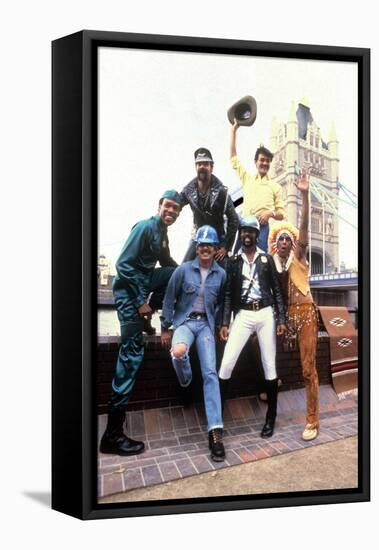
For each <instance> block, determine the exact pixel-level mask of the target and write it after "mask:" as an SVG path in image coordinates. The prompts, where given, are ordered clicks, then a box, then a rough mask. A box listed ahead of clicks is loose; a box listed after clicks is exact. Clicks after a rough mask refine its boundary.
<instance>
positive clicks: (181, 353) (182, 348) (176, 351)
mask: <svg viewBox="0 0 379 550" xmlns="http://www.w3.org/2000/svg"><path fill="white" fill-rule="evenodd" d="M187 349H188V348H187V344H184V343H180V344H175V346H174V347H173V348H172V350H171V357H173V358H174V359H184V357H185V356H186V355H187Z"/></svg>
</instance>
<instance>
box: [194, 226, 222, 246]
mask: <svg viewBox="0 0 379 550" xmlns="http://www.w3.org/2000/svg"><path fill="white" fill-rule="evenodd" d="M195 242H196V243H197V244H211V245H213V246H218V245H219V244H220V241H219V238H218V235H217V231H216V229H215V228H214V227H212V226H211V225H202V226H201V227H199V229H198V230H197V231H196V238H195Z"/></svg>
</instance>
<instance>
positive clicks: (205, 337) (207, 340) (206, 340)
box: [204, 335, 211, 343]
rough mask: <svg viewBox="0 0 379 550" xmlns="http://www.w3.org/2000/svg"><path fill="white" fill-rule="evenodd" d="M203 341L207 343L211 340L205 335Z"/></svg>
mask: <svg viewBox="0 0 379 550" xmlns="http://www.w3.org/2000/svg"><path fill="white" fill-rule="evenodd" d="M204 341H205V342H207V343H209V342H210V341H211V337H210V336H208V335H205V336H204Z"/></svg>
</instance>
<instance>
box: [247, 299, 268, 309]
mask: <svg viewBox="0 0 379 550" xmlns="http://www.w3.org/2000/svg"><path fill="white" fill-rule="evenodd" d="M271 305H272V302H271V301H270V300H253V301H252V302H249V303H248V304H245V303H243V302H241V304H240V309H247V310H249V311H259V310H260V309H263V308H264V307H268V306H271Z"/></svg>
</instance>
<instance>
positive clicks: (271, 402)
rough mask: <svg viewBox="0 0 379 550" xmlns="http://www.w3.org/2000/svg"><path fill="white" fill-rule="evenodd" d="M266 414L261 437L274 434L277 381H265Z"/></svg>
mask: <svg viewBox="0 0 379 550" xmlns="http://www.w3.org/2000/svg"><path fill="white" fill-rule="evenodd" d="M266 393H267V405H268V406H267V414H266V422H265V425H264V426H263V428H262V431H261V437H271V436H272V434H273V433H274V426H275V419H276V407H277V404H278V379H277V378H275V379H274V380H266Z"/></svg>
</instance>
